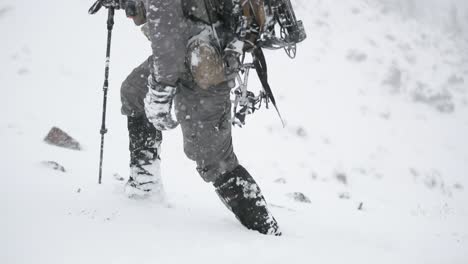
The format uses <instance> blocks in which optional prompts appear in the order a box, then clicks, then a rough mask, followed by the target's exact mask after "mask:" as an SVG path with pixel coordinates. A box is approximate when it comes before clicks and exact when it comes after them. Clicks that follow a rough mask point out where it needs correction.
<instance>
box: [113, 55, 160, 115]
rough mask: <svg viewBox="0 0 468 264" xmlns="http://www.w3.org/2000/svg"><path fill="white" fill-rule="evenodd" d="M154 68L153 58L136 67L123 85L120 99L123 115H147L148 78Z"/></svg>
mask: <svg viewBox="0 0 468 264" xmlns="http://www.w3.org/2000/svg"><path fill="white" fill-rule="evenodd" d="M151 66H152V56H150V57H149V58H148V59H147V60H146V61H144V62H143V63H142V64H141V65H140V66H138V67H136V68H135V69H134V70H133V71H132V72H131V73H130V75H129V76H128V77H127V79H125V81H124V82H123V83H122V87H121V88H120V99H121V102H122V109H121V111H122V114H123V115H126V116H140V115H143V114H145V105H144V103H143V99H144V98H145V96H146V93H147V92H148V86H147V84H148V76H149V74H150V68H151Z"/></svg>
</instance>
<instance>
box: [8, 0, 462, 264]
mask: <svg viewBox="0 0 468 264" xmlns="http://www.w3.org/2000/svg"><path fill="white" fill-rule="evenodd" d="M441 1H442V0H441ZM395 2H396V1H395ZM293 3H294V5H295V7H296V10H297V15H298V17H300V18H301V19H303V20H304V23H305V27H306V30H307V33H308V39H307V40H306V42H304V43H303V44H301V45H300V46H299V50H298V58H297V59H296V60H289V59H288V58H287V57H286V55H285V54H284V53H282V52H267V54H266V55H267V59H268V62H269V68H270V76H271V77H270V82H271V85H272V87H273V89H274V91H275V93H276V97H277V100H278V104H279V107H280V110H281V111H282V115H283V117H284V119H285V120H286V123H287V126H286V128H282V126H281V123H280V121H279V120H278V118H277V116H276V115H275V112H274V111H273V110H262V111H261V112H259V113H257V114H255V115H254V116H251V117H249V119H248V120H247V122H248V123H247V126H246V127H245V128H242V129H238V128H236V129H235V130H234V144H235V149H236V152H237V154H238V156H239V158H240V160H241V162H242V163H243V164H244V165H245V167H247V168H248V169H249V170H250V171H251V173H252V174H253V176H254V177H255V179H256V180H257V181H258V182H259V184H260V186H262V190H263V192H264V194H265V196H266V198H267V200H268V202H269V203H270V205H271V207H272V210H273V212H274V214H275V216H276V218H277V220H278V222H279V224H280V225H281V228H282V230H283V233H284V236H282V237H268V236H262V235H259V234H257V233H255V232H251V231H248V230H245V229H244V228H243V227H242V226H241V225H240V224H239V223H238V222H237V221H236V220H235V218H234V217H233V216H232V215H231V213H230V212H228V211H227V210H226V209H225V208H224V206H223V205H222V203H221V202H220V201H219V199H218V198H217V196H216V194H215V193H214V191H213V190H212V187H211V186H209V185H207V184H205V183H204V182H203V181H202V180H201V178H200V177H199V176H198V174H197V172H196V171H195V165H194V164H193V163H192V162H191V161H189V160H188V159H187V158H186V157H185V155H184V153H183V150H182V142H181V141H182V137H181V132H180V130H179V129H176V130H174V131H170V132H166V133H164V141H163V153H162V159H163V161H162V166H163V168H162V169H163V179H164V183H165V187H166V192H167V194H168V200H169V201H168V204H164V205H161V204H158V203H156V202H155V201H151V200H144V201H138V200H130V199H127V198H126V197H125V195H124V193H123V185H124V181H119V180H118V178H119V176H120V177H127V174H128V151H127V149H128V136H127V129H126V118H125V117H123V116H121V115H120V95H119V89H120V83H121V82H122V81H123V80H124V78H125V77H126V76H127V74H128V73H129V72H130V71H131V70H132V69H133V68H134V67H136V66H137V65H138V64H139V63H141V62H142V61H143V60H144V59H145V58H146V57H147V56H148V55H149V52H150V49H149V44H148V42H147V41H146V39H145V37H144V36H143V35H142V34H141V33H140V31H139V29H138V28H136V27H134V26H133V23H132V22H131V21H129V20H127V19H126V18H125V17H124V14H122V13H119V14H118V15H117V17H116V25H115V30H114V38H113V46H112V57H111V81H110V91H109V100H110V101H109V105H108V129H109V134H107V136H106V150H105V161H104V179H103V181H104V182H103V184H102V185H97V173H98V161H99V140H100V136H99V129H100V121H101V106H102V105H101V104H102V101H101V100H102V90H101V86H102V81H103V70H104V53H105V42H106V25H105V19H106V14H105V12H102V13H101V14H98V15H97V16H89V15H88V14H87V9H88V7H89V6H90V5H91V2H89V1H87V0H72V1H58V0H44V1H26V0H17V1H0V33H1V36H2V41H1V42H0V86H1V91H2V94H3V100H2V101H3V103H2V104H0V110H1V111H2V113H3V117H2V122H1V123H0V144H1V146H2V147H1V148H0V158H1V162H0V172H1V176H0V177H1V179H2V184H1V185H0V212H1V217H0V263H5V264H17V263H34V264H39V263H41V264H42V263H44V264H45V263H47V264H52V263H57V264H58V263H67V264H71V263H87V264H91V263H100V264H102V263H112V264H114V263H223V264H224V263H280V264H284V263H285V262H287V263H320V264H324V263H359V264H365V263H372V264H375V263H392V264H395V263H399V264H400V263H407V264H448V263H450V264H465V263H468V253H467V252H468V224H467V223H468V190H467V188H468V140H467V135H468V51H467V48H466V47H468V41H467V38H466V36H468V35H464V36H463V35H462V34H459V35H456V34H454V33H453V32H448V31H447V30H445V29H444V27H435V26H433V24H430V23H425V22H424V21H425V20H424V19H421V20H415V19H412V18H408V17H404V16H403V15H402V14H401V13H399V12H396V11H389V10H391V9H389V7H388V6H385V5H383V4H382V3H381V1H379V0H354V1H342V0H327V1H325V0H295V1H294V0H293ZM251 87H253V88H256V89H258V88H259V83H258V82H257V81H256V80H254V79H252V81H251ZM52 126H58V127H61V128H62V129H64V130H65V131H67V132H68V133H69V134H71V135H72V136H73V137H75V138H76V139H77V140H79V141H80V143H81V144H82V145H83V146H84V150H83V151H72V150H65V149H60V148H57V147H53V146H50V145H47V144H45V143H44V142H43V138H44V137H45V136H46V134H47V133H48V131H49V130H50V128H51V127H52ZM44 161H55V162H58V163H60V164H61V165H63V166H64V168H65V170H66V172H60V171H55V170H52V169H51V168H49V167H47V166H44V165H43V162H44ZM116 175H117V176H116ZM295 193H302V194H304V195H305V196H307V197H308V198H309V199H310V203H303V202H299V201H296V200H295V199H294V197H295Z"/></svg>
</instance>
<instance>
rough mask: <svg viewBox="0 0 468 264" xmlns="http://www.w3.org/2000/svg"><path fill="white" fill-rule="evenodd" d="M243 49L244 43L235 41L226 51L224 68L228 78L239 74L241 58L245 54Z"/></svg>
mask: <svg viewBox="0 0 468 264" xmlns="http://www.w3.org/2000/svg"><path fill="white" fill-rule="evenodd" d="M243 47H244V42H243V41H240V40H238V39H234V40H233V41H231V42H230V43H229V44H228V45H227V47H226V48H225V49H224V56H223V59H224V66H225V67H224V68H225V71H226V74H227V75H228V76H229V75H231V74H237V73H238V72H239V69H240V66H241V61H240V57H241V55H242V53H243V51H242V50H243Z"/></svg>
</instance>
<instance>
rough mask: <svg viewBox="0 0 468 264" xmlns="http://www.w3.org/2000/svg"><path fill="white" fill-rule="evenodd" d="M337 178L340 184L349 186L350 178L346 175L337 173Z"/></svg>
mask: <svg viewBox="0 0 468 264" xmlns="http://www.w3.org/2000/svg"><path fill="white" fill-rule="evenodd" d="M335 178H336V180H338V181H339V182H341V183H342V184H344V185H347V184H348V176H346V174H345V173H343V172H337V173H336V174H335Z"/></svg>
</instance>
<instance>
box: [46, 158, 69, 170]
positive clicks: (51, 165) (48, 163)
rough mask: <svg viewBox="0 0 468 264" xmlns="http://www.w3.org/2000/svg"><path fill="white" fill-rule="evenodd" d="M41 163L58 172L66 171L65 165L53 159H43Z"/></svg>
mask: <svg viewBox="0 0 468 264" xmlns="http://www.w3.org/2000/svg"><path fill="white" fill-rule="evenodd" d="M41 164H42V165H43V166H45V167H47V168H49V169H52V170H56V171H60V172H67V171H66V170H65V167H63V166H62V165H60V164H59V163H58V162H55V161H43V162H41Z"/></svg>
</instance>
